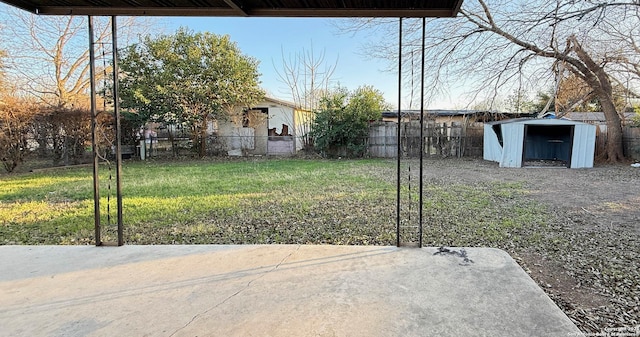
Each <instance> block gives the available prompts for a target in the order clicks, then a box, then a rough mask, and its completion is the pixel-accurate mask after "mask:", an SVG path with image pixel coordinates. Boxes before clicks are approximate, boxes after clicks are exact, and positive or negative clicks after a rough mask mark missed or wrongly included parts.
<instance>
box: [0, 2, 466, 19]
mask: <svg viewBox="0 0 640 337" xmlns="http://www.w3.org/2000/svg"><path fill="white" fill-rule="evenodd" d="M462 1H463V0H369V1H366V0H244V1H243V0H0V2H4V3H6V4H9V5H11V6H14V7H18V8H21V9H24V10H26V11H29V12H32V13H34V14H40V15H97V16H100V15H109V16H110V15H124V16H245V17H455V16H456V15H457V14H458V11H459V10H460V6H461V5H462Z"/></svg>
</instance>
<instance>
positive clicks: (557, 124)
mask: <svg viewBox="0 0 640 337" xmlns="http://www.w3.org/2000/svg"><path fill="white" fill-rule="evenodd" d="M595 142H596V126H594V125H591V124H587V123H582V122H576V121H570V120H564V119H548V118H520V119H511V120H504V121H498V122H489V123H485V125H484V148H483V158H484V159H485V160H491V161H495V162H498V163H500V167H525V166H565V167H570V168H590V167H593V157H594V153H595Z"/></svg>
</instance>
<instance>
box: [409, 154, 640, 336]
mask: <svg viewBox="0 0 640 337" xmlns="http://www.w3.org/2000/svg"><path fill="white" fill-rule="evenodd" d="M416 164H417V163H416ZM416 166H417V165H416ZM424 170H425V173H424V174H425V181H427V182H428V181H430V180H435V179H437V180H443V179H444V180H448V181H452V182H457V183H463V184H464V183H468V184H478V183H479V182H480V183H491V182H500V183H504V182H521V183H523V184H524V186H525V189H526V190H527V191H528V197H530V198H532V199H533V200H535V201H536V202H537V203H539V204H540V205H543V206H544V207H546V208H547V209H548V211H549V221H550V222H551V224H550V225H551V227H550V228H551V230H549V231H547V232H546V233H545V234H544V235H545V236H546V237H545V239H544V240H540V242H541V243H540V242H538V243H532V244H531V245H529V246H528V245H526V244H525V245H520V246H515V247H500V248H503V249H506V250H508V251H509V253H510V254H511V255H512V256H513V257H514V258H515V259H516V260H517V261H518V262H519V263H520V264H521V265H522V266H523V268H524V269H525V270H526V271H527V272H528V273H529V274H530V275H531V277H532V278H533V279H534V280H535V281H536V282H538V284H539V285H540V286H541V287H542V288H543V289H544V290H545V291H546V292H547V294H549V296H550V297H551V298H552V299H553V300H554V301H555V302H556V303H557V304H558V305H559V306H560V307H561V308H562V309H563V310H564V311H565V313H566V314H567V315H568V316H569V317H570V318H571V319H572V320H573V321H574V322H575V323H576V324H577V325H578V326H579V328H580V329H581V330H582V331H583V332H585V333H591V334H602V333H605V334H609V335H611V333H613V332H618V333H628V334H629V335H631V336H638V335H640V330H638V329H639V327H640V239H639V236H638V235H639V234H640V168H634V167H631V166H630V165H629V164H620V165H596V167H594V168H592V169H566V168H500V167H498V165H497V164H495V163H491V162H486V161H483V160H479V159H445V160H426V161H425V165H424Z"/></svg>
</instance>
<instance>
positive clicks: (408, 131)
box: [368, 121, 484, 158]
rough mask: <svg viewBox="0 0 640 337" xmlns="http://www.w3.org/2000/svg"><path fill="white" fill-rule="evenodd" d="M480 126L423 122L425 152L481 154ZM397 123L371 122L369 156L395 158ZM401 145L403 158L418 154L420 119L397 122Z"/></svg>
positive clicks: (481, 133) (446, 154)
mask: <svg viewBox="0 0 640 337" xmlns="http://www.w3.org/2000/svg"><path fill="white" fill-rule="evenodd" d="M483 132H484V131H483V128H482V126H481V125H479V126H478V125H471V126H465V125H462V124H459V123H450V124H449V123H435V122H432V121H430V122H425V124H424V132H423V137H424V140H423V141H424V155H425V156H439V157H463V156H481V155H482V146H483V142H482V138H483ZM397 138H398V124H397V123H393V122H386V123H376V124H372V125H371V126H370V129H369V140H368V149H369V155H370V156H372V157H381V158H395V157H396V155H397V149H398V141H397ZM400 145H401V155H402V156H403V157H419V156H420V122H418V121H411V122H405V123H401V124H400Z"/></svg>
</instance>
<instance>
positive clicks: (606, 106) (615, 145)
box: [568, 36, 624, 163]
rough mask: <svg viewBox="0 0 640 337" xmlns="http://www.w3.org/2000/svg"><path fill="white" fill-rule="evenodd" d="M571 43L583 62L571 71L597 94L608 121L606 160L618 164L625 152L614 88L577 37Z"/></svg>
mask: <svg viewBox="0 0 640 337" xmlns="http://www.w3.org/2000/svg"><path fill="white" fill-rule="evenodd" d="M568 42H569V43H571V45H572V49H573V50H574V51H575V52H576V54H577V55H578V58H579V59H580V60H581V61H582V62H583V64H582V65H580V64H576V63H574V64H572V65H573V66H574V67H575V68H573V69H571V68H570V70H571V71H572V72H573V73H574V74H576V75H578V76H580V77H581V78H582V79H583V80H584V81H585V82H586V83H587V84H588V85H589V87H591V89H592V90H593V91H594V92H595V93H596V96H597V97H598V100H599V101H600V105H601V106H602V111H603V112H604V117H605V120H606V121H607V148H606V154H605V159H606V160H607V161H608V162H610V163H617V162H620V161H622V160H624V151H623V144H622V121H621V120H620V116H619V115H618V112H617V110H616V107H615V105H614V104H613V99H612V97H613V87H612V85H611V81H610V79H609V76H608V75H607V73H606V71H605V70H604V68H603V66H602V65H600V64H598V63H596V62H595V61H594V60H593V58H591V56H590V55H589V54H588V53H587V52H586V51H585V50H584V48H582V45H580V43H579V42H578V40H577V39H576V37H575V36H571V37H569V40H568Z"/></svg>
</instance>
